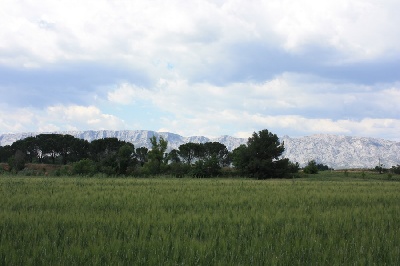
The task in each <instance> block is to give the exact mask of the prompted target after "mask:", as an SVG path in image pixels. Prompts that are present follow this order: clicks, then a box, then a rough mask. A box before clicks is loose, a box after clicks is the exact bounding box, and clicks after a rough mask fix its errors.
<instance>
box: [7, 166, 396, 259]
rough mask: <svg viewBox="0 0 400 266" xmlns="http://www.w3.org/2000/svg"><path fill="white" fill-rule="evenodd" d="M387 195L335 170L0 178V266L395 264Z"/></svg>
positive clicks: (391, 185) (376, 183)
mask: <svg viewBox="0 0 400 266" xmlns="http://www.w3.org/2000/svg"><path fill="white" fill-rule="evenodd" d="M336 175H337V174H336ZM399 192H400V182H396V181H393V180H391V181H386V180H373V179H372V180H361V179H355V178H344V177H342V174H341V175H340V178H338V177H335V176H331V177H329V178H324V179H322V178H318V177H315V178H302V179H295V180H264V181H257V180H251V179H239V178H238V179H186V178H183V179H174V178H149V179H134V178H129V179H128V178H126V179H123V178H120V179H112V178H108V179H107V178H76V177H65V178H50V177H4V176H3V177H0V193H1V194H0V195H1V198H0V265H110V264H111V265H276V264H277V265H317V264H318V265H343V264H344V265H373V264H376V265H385V264H386V265H400V215H399V214H400V193H399Z"/></svg>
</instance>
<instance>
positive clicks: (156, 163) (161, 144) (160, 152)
mask: <svg viewBox="0 0 400 266" xmlns="http://www.w3.org/2000/svg"><path fill="white" fill-rule="evenodd" d="M150 142H151V150H150V151H149V152H148V158H149V160H148V162H147V163H146V164H145V165H144V166H145V167H147V169H148V171H149V173H150V174H160V173H162V172H164V171H165V168H166V165H167V159H166V158H167V156H166V155H167V154H166V153H165V152H166V150H167V147H168V141H167V140H165V139H164V138H163V137H161V136H160V137H159V139H158V141H157V138H156V136H153V137H151V138H150Z"/></svg>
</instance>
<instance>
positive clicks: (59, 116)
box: [0, 105, 126, 132]
mask: <svg viewBox="0 0 400 266" xmlns="http://www.w3.org/2000/svg"><path fill="white" fill-rule="evenodd" d="M16 121H17V122H16ZM125 128H126V124H125V122H124V121H123V120H121V119H120V118H118V117H116V116H114V115H110V114H104V113H103V112H102V111H101V110H100V109H98V108H97V107H95V106H78V105H70V106H64V105H56V106H49V107H47V108H46V109H44V110H39V109H34V108H26V109H17V110H14V109H12V108H1V109H0V132H27V131H28V132H31V131H34V132H36V131H38V132H50V131H59V130H62V131H64V130H83V129H87V130H89V129H93V130H96V129H98V130H100V129H125Z"/></svg>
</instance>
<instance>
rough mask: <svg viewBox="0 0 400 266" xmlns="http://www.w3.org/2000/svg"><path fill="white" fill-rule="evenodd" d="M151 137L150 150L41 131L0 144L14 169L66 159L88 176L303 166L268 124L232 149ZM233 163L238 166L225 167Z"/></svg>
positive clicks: (264, 171) (280, 174) (286, 170)
mask: <svg viewBox="0 0 400 266" xmlns="http://www.w3.org/2000/svg"><path fill="white" fill-rule="evenodd" d="M150 142H151V145H152V147H151V149H150V150H148V149H147V148H145V147H139V148H136V149H135V147H134V145H133V144H131V143H128V142H125V141H120V140H118V139H116V138H104V139H98V140H94V141H92V142H90V143H89V142H87V141H85V140H81V139H76V138H74V137H73V136H70V135H60V134H40V135H37V136H35V137H28V138H25V139H23V140H18V141H16V142H14V143H13V144H12V145H11V146H5V147H0V162H7V163H8V169H9V170H10V171H12V172H14V173H17V172H19V171H21V170H24V169H25V165H26V164H27V163H38V164H53V165H55V164H59V165H65V166H66V167H64V168H63V172H65V173H66V174H71V175H85V176H93V175H95V174H105V175H107V176H155V175H173V176H176V177H183V176H192V177H215V176H222V175H224V176H227V175H230V176H235V175H237V174H238V173H239V174H244V175H248V176H249V177H255V178H258V179H266V178H284V177H293V174H295V173H297V171H298V168H299V167H298V164H296V163H292V162H289V160H288V159H285V158H283V159H281V158H279V157H280V156H281V154H282V152H283V151H284V146H283V143H282V145H281V144H280V143H279V140H278V137H277V136H276V135H275V134H272V133H270V132H268V130H263V131H260V132H259V133H254V134H253V137H251V138H249V140H248V145H243V146H241V147H239V148H238V149H236V150H235V151H234V152H233V154H231V153H230V152H229V151H228V149H227V148H226V146H225V145H224V144H222V143H219V142H206V143H186V144H182V145H180V146H179V148H178V149H177V150H171V151H169V152H167V151H168V142H167V141H166V140H164V139H163V138H162V137H160V138H158V139H157V138H156V137H155V136H153V137H151V138H150ZM232 158H233V159H234V160H233V161H232ZM232 166H234V167H235V168H234V169H235V170H234V171H232V170H229V171H225V170H226V169H227V167H232ZM224 169H225V170H224ZM236 170H238V171H236ZM61 172H62V171H61V170H60V171H59V172H58V175H60V174H61Z"/></svg>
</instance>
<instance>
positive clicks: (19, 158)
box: [8, 150, 25, 172]
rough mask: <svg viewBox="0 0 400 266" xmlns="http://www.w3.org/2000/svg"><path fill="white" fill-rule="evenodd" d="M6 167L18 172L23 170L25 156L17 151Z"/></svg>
mask: <svg viewBox="0 0 400 266" xmlns="http://www.w3.org/2000/svg"><path fill="white" fill-rule="evenodd" d="M8 166H9V167H10V169H11V170H13V171H15V172H18V171H20V170H22V169H24V168H25V154H24V153H23V152H22V151H20V150H17V151H16V152H15V155H14V156H12V157H10V158H9V160H8Z"/></svg>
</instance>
